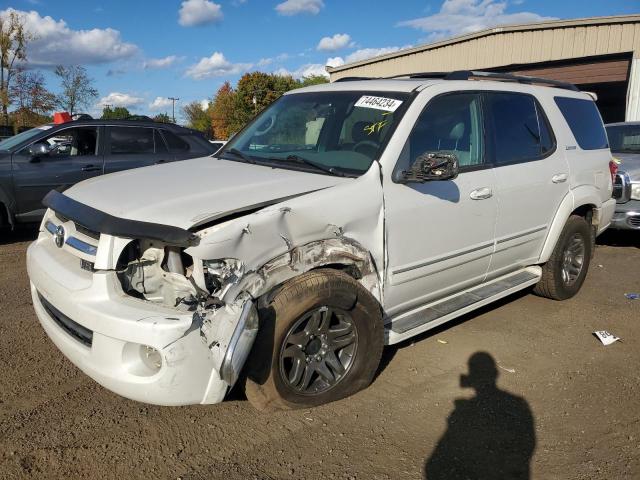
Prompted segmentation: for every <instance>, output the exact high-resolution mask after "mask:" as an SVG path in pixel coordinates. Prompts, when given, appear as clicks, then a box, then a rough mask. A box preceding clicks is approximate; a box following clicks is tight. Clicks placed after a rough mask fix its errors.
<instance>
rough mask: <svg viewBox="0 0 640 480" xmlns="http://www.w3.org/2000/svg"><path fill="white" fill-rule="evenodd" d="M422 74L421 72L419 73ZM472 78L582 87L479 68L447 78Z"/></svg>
mask: <svg viewBox="0 0 640 480" xmlns="http://www.w3.org/2000/svg"><path fill="white" fill-rule="evenodd" d="M413 75H414V74H410V75H409V78H422V77H413ZM417 75H421V74H417ZM471 78H488V79H490V80H505V81H509V82H517V83H523V84H526V85H533V84H538V85H547V86H550V87H556V88H563V89H565V90H573V91H574V92H579V91H580V89H578V87H576V86H575V85H574V84H573V83H568V82H561V81H559V80H550V79H548V78H539V77H526V76H520V75H513V74H511V73H498V72H484V71H479V70H457V71H455V72H451V73H449V74H448V75H447V76H446V77H444V79H445V80H469V79H471Z"/></svg>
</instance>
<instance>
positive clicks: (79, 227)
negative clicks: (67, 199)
mask: <svg viewBox="0 0 640 480" xmlns="http://www.w3.org/2000/svg"><path fill="white" fill-rule="evenodd" d="M55 216H56V218H57V219H58V220H60V222H61V223H65V222H68V221H69V219H68V218H67V217H65V216H64V215H62V214H61V213H58V212H55ZM73 224H74V225H75V227H76V231H77V232H80V233H84V234H85V235H86V236H87V237H90V238H93V239H94V240H100V233H99V232H94V231H93V230H89V229H88V228H87V227H85V226H84V225H80V224H79V223H78V222H73Z"/></svg>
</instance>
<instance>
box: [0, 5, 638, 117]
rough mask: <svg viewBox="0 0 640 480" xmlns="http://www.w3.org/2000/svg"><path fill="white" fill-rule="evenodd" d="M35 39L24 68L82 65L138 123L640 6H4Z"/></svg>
mask: <svg viewBox="0 0 640 480" xmlns="http://www.w3.org/2000/svg"><path fill="white" fill-rule="evenodd" d="M10 10H15V11H18V12H19V13H20V14H21V15H24V18H25V21H26V25H27V27H28V28H29V29H30V30H31V31H32V32H34V33H35V34H36V36H37V39H36V40H35V41H34V42H32V44H31V45H30V47H29V50H28V62H29V63H28V65H27V66H28V67H30V68H38V69H41V70H42V71H43V72H45V76H46V78H47V86H48V88H49V89H50V90H52V91H54V92H55V91H56V90H57V88H58V82H57V80H56V79H55V77H54V76H53V74H52V70H53V68H55V65H57V64H80V65H84V66H85V67H86V68H87V70H88V72H89V74H90V76H91V77H92V78H93V79H94V80H95V86H96V88H97V89H98V91H99V98H98V99H97V101H96V103H95V104H94V105H92V106H91V107H90V108H89V109H88V110H89V112H90V113H93V114H96V113H98V112H100V111H101V109H102V106H103V105H105V104H109V105H114V106H124V107H127V108H128V109H129V110H130V111H131V112H135V113H139V114H151V115H153V114H156V113H160V112H167V113H169V115H171V101H170V100H168V97H177V98H179V99H180V100H179V101H178V102H177V107H176V110H177V111H176V117H179V118H181V115H180V112H179V110H180V107H181V106H182V105H185V104H187V103H189V102H192V101H199V102H202V101H207V100H208V99H211V98H212V97H213V96H214V95H215V92H216V91H217V89H218V88H219V87H220V86H221V85H222V84H223V83H224V82H225V81H227V80H229V81H230V82H231V83H232V84H235V82H236V81H237V80H238V78H240V76H241V75H242V74H243V73H246V72H251V71H264V72H273V73H281V74H291V75H293V76H294V77H297V78H300V77H302V76H305V75H309V74H326V72H325V65H327V64H329V65H341V64H343V63H348V62H351V61H356V60H361V59H364V58H367V57H371V56H375V55H380V54H383V53H388V52H392V51H394V50H397V49H400V48H406V47H409V46H416V45H420V44H425V43H430V42H433V41H438V40H442V39H445V38H449V37H453V36H456V35H461V34H465V33H469V32H473V31H478V30H482V29H485V28H488V27H492V26H496V25H501V24H514V23H529V22H538V21H543V20H550V19H555V18H560V19H569V18H582V17H592V16H600V15H624V14H634V13H640V1H638V0H588V1H587V0H536V1H534V0H444V1H443V0H434V1H418V0H395V1H390V2H384V1H382V0H377V1H375V0H184V1H181V0H127V1H122V0H13V1H10V2H7V1H5V0H0V16H4V15H6V14H7V12H8V11H10Z"/></svg>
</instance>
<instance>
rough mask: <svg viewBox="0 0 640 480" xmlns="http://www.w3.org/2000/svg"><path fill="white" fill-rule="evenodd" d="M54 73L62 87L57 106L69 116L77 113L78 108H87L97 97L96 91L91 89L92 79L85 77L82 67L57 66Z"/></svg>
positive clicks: (85, 73) (85, 72)
mask: <svg viewBox="0 0 640 480" xmlns="http://www.w3.org/2000/svg"><path fill="white" fill-rule="evenodd" d="M55 73H56V75H57V76H58V77H59V78H60V81H61V87H62V92H61V93H60V94H59V95H58V97H57V104H58V106H59V107H60V108H62V109H63V110H66V111H67V112H69V114H71V115H73V114H74V113H77V112H76V110H77V109H78V108H82V107H88V106H89V105H90V104H91V102H92V101H93V100H95V99H96V98H97V97H98V90H96V89H95V88H94V87H93V79H92V78H90V77H89V76H88V75H87V70H86V69H85V68H84V67H82V66H80V65H70V66H68V67H65V66H63V65H58V66H57V67H56V71H55Z"/></svg>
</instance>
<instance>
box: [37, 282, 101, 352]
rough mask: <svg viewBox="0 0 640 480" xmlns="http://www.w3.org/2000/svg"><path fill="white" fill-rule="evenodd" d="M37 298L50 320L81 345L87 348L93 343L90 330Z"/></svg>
mask: <svg viewBox="0 0 640 480" xmlns="http://www.w3.org/2000/svg"><path fill="white" fill-rule="evenodd" d="M38 298H39V299H40V303H41V304H42V306H43V307H44V309H45V310H46V312H47V313H48V314H49V316H50V317H51V319H52V320H53V321H54V322H56V324H57V325H58V326H59V327H60V328H62V329H63V330H64V331H65V332H67V333H68V334H69V335H71V336H72V337H73V338H75V339H76V340H78V341H79V342H80V343H82V344H83V345H86V346H87V347H90V346H91V343H92V342H93V332H92V331H91V330H89V329H88V328H85V327H83V326H82V325H80V324H79V323H76V322H74V321H73V320H71V319H70V318H69V317H67V316H66V315H65V314H64V313H62V312H61V311H60V310H58V309H57V308H56V307H54V306H53V305H51V304H50V303H49V302H48V301H47V300H45V298H44V297H43V296H42V295H40V294H39V293H38Z"/></svg>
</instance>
